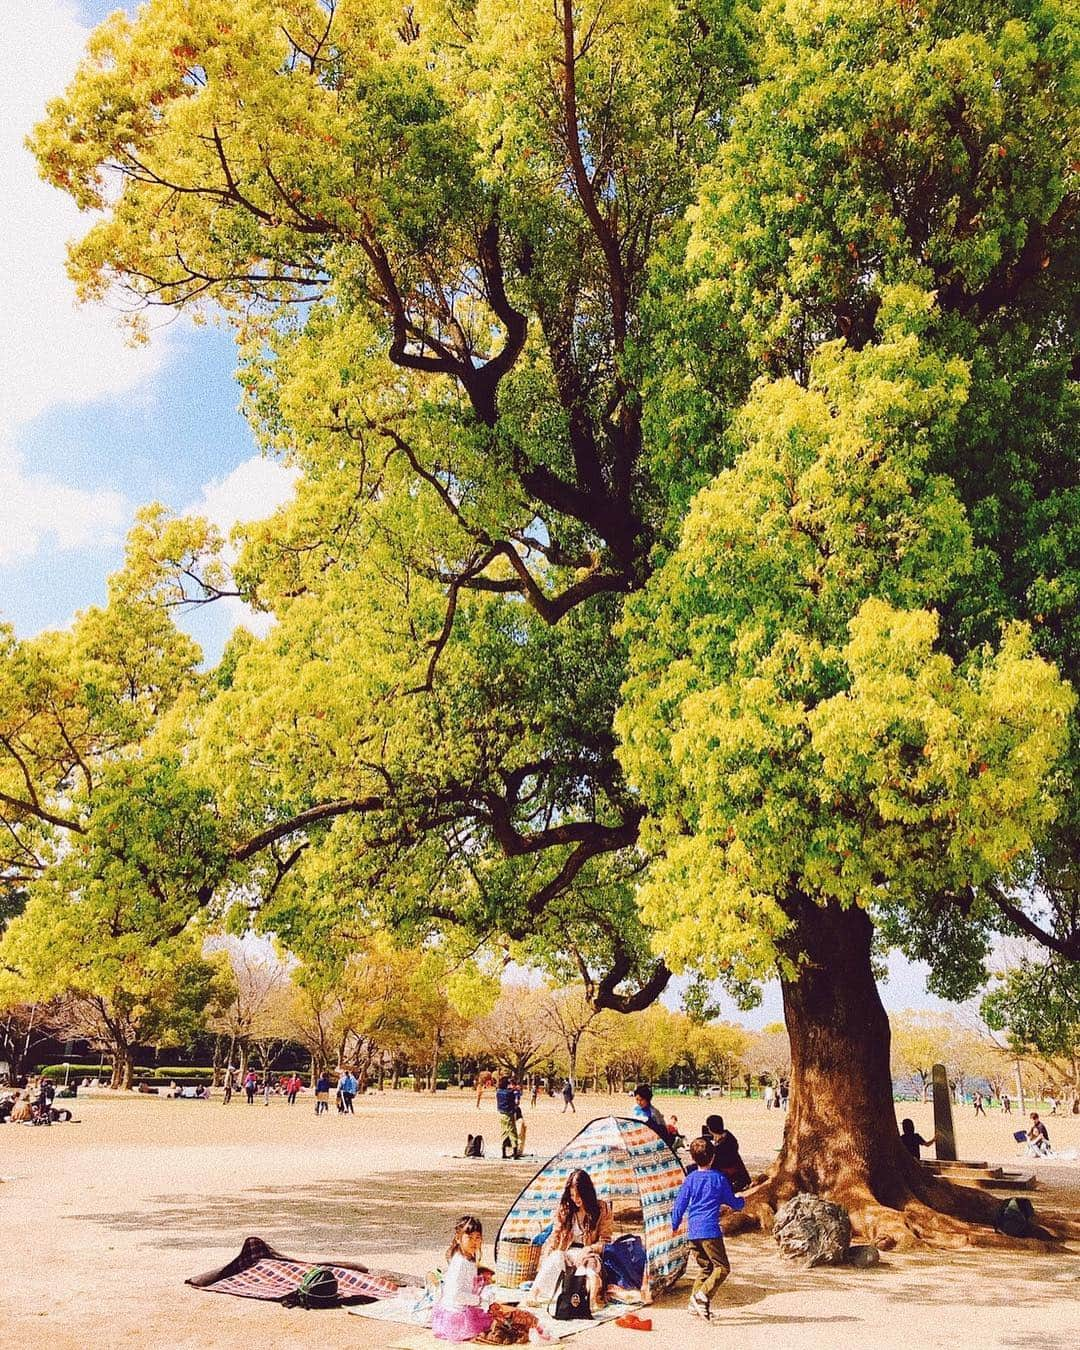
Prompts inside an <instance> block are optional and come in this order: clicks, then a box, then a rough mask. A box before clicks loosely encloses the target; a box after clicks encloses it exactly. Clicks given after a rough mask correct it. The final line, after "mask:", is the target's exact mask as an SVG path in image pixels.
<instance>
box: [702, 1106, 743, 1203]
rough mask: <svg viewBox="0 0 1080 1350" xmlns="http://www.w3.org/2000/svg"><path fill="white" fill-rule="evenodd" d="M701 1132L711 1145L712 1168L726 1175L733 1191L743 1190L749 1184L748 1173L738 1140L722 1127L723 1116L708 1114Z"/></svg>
mask: <svg viewBox="0 0 1080 1350" xmlns="http://www.w3.org/2000/svg"><path fill="white" fill-rule="evenodd" d="M701 1134H702V1138H704V1139H707V1140H708V1141H709V1142H710V1143H711V1144H712V1146H713V1160H712V1167H713V1170H714V1171H715V1172H722V1173H723V1174H724V1176H726V1177H727V1179H728V1181H730V1182H731V1189H732V1190H733V1191H736V1192H737V1191H745V1190H746V1188H747V1187H748V1186H749V1185H750V1173H749V1172H748V1171H747V1170H746V1164H745V1163H744V1162H743V1160H742V1155H741V1154H740V1153H739V1141H738V1140H737V1139H736V1138H735V1136H734V1135H733V1134H732V1133H731V1131H730V1130H726V1129H724V1117H723V1116H709V1117H708V1118H707V1120H706V1121H705V1128H704V1129H703V1130H702V1131H701Z"/></svg>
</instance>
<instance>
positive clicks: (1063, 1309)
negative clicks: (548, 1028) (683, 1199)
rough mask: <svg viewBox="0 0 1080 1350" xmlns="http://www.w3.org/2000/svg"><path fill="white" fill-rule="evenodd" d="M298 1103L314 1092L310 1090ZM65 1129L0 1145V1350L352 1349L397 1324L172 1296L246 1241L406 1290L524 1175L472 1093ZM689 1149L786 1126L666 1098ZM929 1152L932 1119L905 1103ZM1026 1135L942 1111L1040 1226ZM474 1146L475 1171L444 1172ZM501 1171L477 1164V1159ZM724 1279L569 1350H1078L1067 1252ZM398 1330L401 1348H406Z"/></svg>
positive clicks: (201, 1110) (1062, 1121) (767, 1141)
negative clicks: (645, 1329)
mask: <svg viewBox="0 0 1080 1350" xmlns="http://www.w3.org/2000/svg"><path fill="white" fill-rule="evenodd" d="M308 1096H310V1094H308ZM77 1105H78V1115H79V1117H81V1120H82V1123H81V1124H78V1125H65V1126H56V1127H54V1128H52V1129H50V1130H43V1129H30V1128H26V1127H21V1126H9V1125H4V1126H2V1127H0V1175H3V1176H4V1177H5V1178H7V1180H6V1181H5V1182H4V1184H3V1185H0V1247H2V1250H3V1252H4V1257H5V1259H4V1263H3V1267H4V1275H3V1280H2V1281H0V1318H2V1321H0V1325H2V1327H3V1331H4V1337H5V1342H6V1343H8V1344H12V1345H30V1344H33V1345H40V1346H48V1347H76V1346H78V1347H86V1346H97V1347H104V1348H105V1350H112V1347H135V1346H139V1347H158V1346H190V1347H223V1348H224V1347H229V1350H241V1348H242V1350H251V1348H252V1347H254V1346H258V1345H268V1346H320V1347H322V1346H331V1347H334V1346H352V1345H356V1346H361V1347H376V1346H387V1345H390V1344H392V1343H393V1342H394V1341H395V1340H397V1339H400V1337H398V1336H396V1335H395V1329H394V1328H393V1327H387V1326H385V1325H380V1324H378V1323H371V1322H366V1321H365V1320H364V1319H362V1318H358V1317H351V1316H349V1315H348V1314H346V1313H345V1312H342V1311H331V1312H317V1313H316V1312H311V1313H308V1312H303V1311H300V1310H287V1309H283V1308H280V1307H278V1306H277V1305H274V1304H262V1303H257V1302H254V1301H252V1300H247V1299H236V1298H229V1297H224V1296H222V1295H216V1294H208V1293H203V1292H200V1291H197V1290H194V1289H190V1288H188V1287H186V1286H185V1285H184V1279H185V1277H186V1276H188V1275H192V1274H195V1273H198V1272H201V1271H204V1270H207V1269H210V1268H212V1267H214V1266H218V1265H221V1264H223V1263H224V1262H225V1261H226V1260H228V1259H229V1258H231V1257H232V1256H234V1255H235V1254H236V1252H237V1251H238V1250H239V1248H240V1244H241V1242H242V1241H243V1239H244V1238H245V1237H246V1236H247V1235H248V1234H258V1235H259V1236H261V1237H263V1238H266V1239H267V1241H269V1242H270V1243H271V1244H272V1245H273V1246H276V1247H278V1248H279V1249H280V1250H282V1251H284V1252H286V1253H288V1254H289V1255H296V1256H314V1257H318V1256H335V1257H339V1258H344V1259H349V1260H354V1261H366V1262H369V1263H371V1264H373V1265H379V1266H386V1267H390V1268H394V1269H399V1270H406V1271H414V1272H417V1273H422V1272H424V1271H425V1270H427V1269H429V1268H431V1267H432V1266H434V1265H436V1264H438V1263H439V1262H440V1260H441V1258H442V1253H443V1249H444V1248H445V1245H446V1240H447V1236H448V1234H449V1231H450V1227H451V1225H452V1222H453V1220H454V1219H455V1218H456V1217H457V1216H458V1215H460V1214H461V1213H466V1212H475V1213H477V1214H478V1215H479V1216H480V1217H481V1218H482V1219H483V1222H484V1236H485V1255H486V1256H487V1257H488V1258H490V1256H491V1248H492V1240H493V1238H494V1236H495V1231H496V1229H497V1226H498V1222H499V1219H500V1217H501V1216H502V1214H503V1212H504V1211H505V1210H506V1208H507V1207H508V1206H509V1204H510V1202H511V1201H512V1200H513V1198H514V1196H515V1195H516V1194H517V1192H518V1190H519V1189H520V1188H521V1186H522V1185H524V1183H525V1181H526V1180H528V1178H529V1177H530V1176H531V1175H532V1170H535V1168H536V1167H538V1166H539V1161H532V1162H530V1161H528V1160H525V1161H522V1162H519V1163H513V1162H509V1163H503V1162H501V1161H499V1159H498V1156H497V1155H498V1135H497V1122H496V1117H495V1109H494V1102H493V1101H491V1100H490V1098H489V1099H487V1100H485V1102H484V1103H483V1105H482V1106H481V1108H480V1109H479V1110H477V1109H476V1105H475V1098H474V1097H473V1096H472V1095H471V1094H459V1093H456V1092H451V1093H449V1094H447V1093H439V1094H438V1097H437V1098H434V1099H432V1098H430V1097H426V1096H414V1095H413V1094H411V1093H397V1094H391V1093H386V1094H385V1095H383V1096H379V1095H377V1094H373V1095H369V1096H367V1097H363V1098H360V1099H358V1101H357V1103H356V1115H355V1116H354V1117H351V1118H350V1117H340V1116H338V1115H337V1114H336V1113H334V1112H333V1111H331V1113H330V1114H329V1115H328V1116H325V1117H322V1118H321V1119H316V1118H315V1116H314V1114H313V1109H312V1104H311V1102H310V1100H308V1099H307V1098H301V1099H300V1101H299V1102H298V1103H297V1105H296V1106H295V1107H293V1108H290V1107H288V1106H287V1105H286V1104H285V1103H284V1101H281V1100H274V1101H273V1102H271V1104H270V1105H269V1106H268V1107H267V1106H264V1105H263V1104H262V1102H261V1101H257V1102H256V1104H255V1105H253V1106H250V1107H249V1106H248V1105H247V1104H246V1103H245V1102H244V1101H243V1100H234V1101H233V1102H232V1104H231V1105H230V1106H228V1107H227V1108H226V1107H223V1106H222V1104H221V1102H220V1100H214V1101H212V1102H210V1103H204V1102H173V1101H166V1100H158V1099H154V1098H143V1099H138V1098H125V1099H122V1100H115V1099H112V1098H109V1097H92V1098H89V1099H86V1100H83V1099H80V1100H79V1102H78V1104H77ZM629 1105H630V1103H629V1100H628V1099H627V1100H624V1099H621V1098H610V1097H584V1096H583V1097H579V1098H578V1100H577V1107H578V1111H577V1115H576V1116H574V1115H570V1114H569V1113H567V1114H565V1115H564V1114H563V1113H562V1102H561V1100H559V1099H557V1100H555V1101H545V1100H542V1101H541V1102H540V1104H539V1105H538V1107H537V1108H536V1109H535V1110H531V1111H529V1110H527V1111H526V1117H527V1120H528V1125H529V1136H528V1143H527V1149H528V1152H529V1153H532V1154H537V1155H539V1156H540V1158H541V1159H543V1158H547V1157H548V1156H549V1155H550V1154H552V1153H554V1152H555V1151H556V1150H557V1149H558V1148H559V1147H561V1145H562V1144H564V1143H565V1142H566V1140H567V1139H568V1138H569V1137H570V1136H571V1135H572V1134H573V1133H575V1132H576V1130H577V1129H579V1128H580V1127H581V1125H583V1124H584V1123H585V1122H586V1121H587V1120H589V1119H590V1118H591V1117H593V1116H596V1115H604V1114H610V1113H613V1112H614V1113H616V1114H620V1113H625V1111H626V1109H627V1108H628V1107H629ZM663 1106H664V1108H665V1110H674V1111H676V1112H677V1114H678V1116H679V1120H680V1123H681V1125H682V1128H683V1130H684V1132H686V1133H687V1134H689V1133H692V1132H694V1131H696V1129H697V1128H698V1127H699V1126H700V1124H701V1122H702V1121H703V1120H704V1118H705V1116H706V1115H707V1114H708V1113H710V1112H713V1111H720V1112H722V1113H723V1115H724V1116H725V1118H726V1120H727V1122H728V1125H729V1127H730V1128H731V1129H732V1130H733V1131H734V1132H735V1133H736V1134H737V1135H738V1136H739V1139H740V1142H741V1144H742V1148H743V1153H744V1155H745V1156H746V1158H747V1161H748V1163H749V1165H750V1168H751V1171H753V1170H755V1168H760V1167H762V1166H764V1165H765V1164H766V1163H767V1162H768V1161H769V1160H770V1159H771V1157H772V1156H773V1155H774V1154H775V1150H776V1148H777V1147H778V1145H779V1142H780V1135H781V1130H782V1124H783V1121H782V1117H781V1115H780V1113H779V1112H777V1111H766V1110H765V1109H764V1106H763V1105H762V1103H761V1102H760V1101H753V1102H747V1101H745V1100H742V1099H735V1100H732V1101H723V1102H715V1101H714V1102H703V1101H696V1100H695V1099H692V1098H686V1099H682V1100H673V1099H670V1098H664V1099H663ZM898 1113H899V1114H901V1115H910V1116H912V1117H913V1119H914V1120H915V1123H916V1127H917V1128H918V1129H919V1130H920V1131H921V1132H922V1133H923V1134H924V1135H929V1134H930V1132H931V1130H932V1120H931V1111H930V1108H929V1107H927V1106H922V1105H914V1104H904V1105H903V1107H902V1109H901V1108H898ZM1019 1123H1020V1122H1019V1119H1018V1117H1017V1116H1016V1115H1015V1114H1014V1115H1013V1116H1012V1117H1002V1115H1001V1113H1000V1111H999V1110H997V1109H995V1110H994V1111H993V1112H992V1113H991V1115H990V1116H989V1117H988V1118H987V1119H985V1120H983V1119H974V1118H973V1116H972V1110H971V1108H970V1107H960V1108H957V1132H958V1138H959V1143H960V1151H961V1154H962V1156H964V1157H966V1158H972V1159H979V1160H984V1159H985V1160H986V1161H989V1162H995V1163H1005V1164H1008V1165H1010V1166H1021V1167H1023V1169H1024V1170H1028V1171H1031V1170H1034V1171H1035V1172H1036V1173H1037V1175H1038V1177H1039V1180H1040V1188H1039V1190H1038V1191H1037V1192H1035V1194H1034V1196H1033V1199H1034V1201H1035V1205H1036V1208H1037V1209H1038V1208H1039V1207H1048V1208H1049V1207H1053V1208H1059V1209H1061V1208H1067V1209H1072V1210H1073V1211H1074V1212H1075V1211H1077V1210H1080V1163H1063V1162H1048V1163H1045V1164H1044V1163H1038V1164H1032V1163H1018V1162H1017V1157H1016V1151H1015V1146H1014V1144H1013V1141H1012V1137H1011V1131H1012V1130H1013V1129H1015V1128H1018V1126H1019ZM1047 1123H1048V1125H1049V1127H1050V1132H1051V1138H1052V1140H1053V1142H1054V1144H1055V1145H1056V1146H1057V1147H1059V1148H1062V1149H1071V1148H1080V1117H1077V1116H1071V1117H1062V1118H1048V1122H1047ZM478 1126H479V1128H480V1130H481V1131H482V1132H483V1133H484V1135H485V1137H486V1139H487V1141H488V1152H489V1157H488V1158H487V1159H485V1160H483V1161H477V1162H473V1161H469V1160H466V1159H464V1158H461V1157H450V1156H446V1155H449V1154H460V1153H461V1151H462V1149H463V1147H464V1143H465V1136H466V1134H467V1133H470V1132H475V1131H476V1129H477V1127H478ZM492 1153H493V1154H494V1155H495V1157H494V1158H492V1157H491V1156H490V1155H491V1154H492ZM730 1254H731V1259H732V1275H731V1279H730V1280H729V1282H728V1284H727V1285H726V1286H725V1287H724V1289H723V1290H722V1292H721V1294H720V1296H719V1298H718V1301H717V1305H716V1308H715V1314H714V1315H715V1321H714V1323H713V1324H712V1325H710V1326H703V1325H702V1324H700V1323H695V1322H693V1321H692V1320H691V1318H690V1317H689V1315H688V1314H687V1313H686V1311H685V1303H686V1297H687V1295H688V1293H689V1284H688V1282H684V1283H683V1284H682V1285H680V1286H679V1288H678V1290H676V1291H675V1293H674V1294H672V1295H669V1296H668V1297H666V1298H665V1299H663V1300H662V1301H661V1302H660V1304H659V1305H657V1306H654V1308H653V1309H652V1310H651V1316H652V1318H653V1326H654V1329H653V1331H652V1333H651V1337H650V1338H649V1339H646V1337H645V1335H643V1334H642V1333H636V1332H630V1331H625V1330H622V1329H620V1328H618V1327H615V1326H612V1325H608V1326H605V1327H598V1328H596V1329H595V1330H590V1331H589V1332H587V1333H586V1335H585V1340H584V1341H575V1342H574V1343H575V1344H581V1345H582V1346H583V1350H605V1347H610V1346H616V1345H620V1346H624V1347H625V1346H630V1345H632V1344H636V1341H634V1340H632V1338H633V1337H637V1338H638V1339H639V1340H640V1341H641V1345H642V1350H647V1347H648V1346H649V1345H650V1344H651V1345H654V1346H656V1347H657V1350H660V1347H663V1350H683V1347H697V1346H699V1345H714V1344H716V1345H720V1344H723V1345H724V1346H725V1347H728V1350H735V1348H736V1347H738V1350H755V1347H762V1350H764V1348H765V1347H768V1350H787V1347H791V1346H810V1347H825V1348H831V1347H834V1346H835V1347H863V1346H865V1347H903V1350H914V1347H918V1350H926V1348H927V1347H935V1346H941V1347H946V1346H947V1347H949V1348H950V1350H955V1347H956V1346H957V1345H958V1344H960V1343H963V1344H966V1345H978V1346H980V1347H985V1346H1017V1347H1025V1348H1026V1350H1044V1348H1048V1347H1057V1346H1062V1347H1064V1346H1072V1345H1075V1343H1076V1334H1077V1326H1078V1324H1080V1314H1078V1307H1080V1302H1078V1299H1080V1252H1077V1251H1073V1252H1065V1253H1063V1254H1055V1255H1051V1256H1043V1255H1036V1254H1032V1255H1030V1256H1028V1255H1026V1254H1020V1255H1017V1254H1013V1253H1011V1252H1010V1253H1000V1252H992V1251H982V1252H970V1253H968V1252H961V1253H940V1252H930V1253H927V1252H919V1253H914V1254H898V1253H887V1254H886V1255H885V1257H884V1259H883V1263H882V1265H881V1266H880V1267H878V1268H877V1269H874V1270H869V1271H857V1270H818V1271H810V1272H807V1271H803V1270H800V1269H798V1268H797V1267H794V1266H792V1265H790V1264H789V1263H788V1262H786V1261H784V1260H783V1259H782V1258H781V1257H780V1256H779V1254H778V1252H777V1250H776V1247H775V1245H774V1243H773V1241H772V1239H771V1238H768V1237H764V1236H761V1235H752V1236H743V1237H737V1238H734V1239H732V1240H731V1242H730ZM402 1332H403V1334H408V1333H407V1331H405V1329H402Z"/></svg>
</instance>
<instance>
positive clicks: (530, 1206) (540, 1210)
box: [495, 1116, 686, 1297]
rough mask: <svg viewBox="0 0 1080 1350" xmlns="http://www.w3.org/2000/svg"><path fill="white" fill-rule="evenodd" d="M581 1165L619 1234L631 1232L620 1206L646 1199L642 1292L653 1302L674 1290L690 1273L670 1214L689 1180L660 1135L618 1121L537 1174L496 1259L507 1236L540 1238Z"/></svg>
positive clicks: (591, 1130)
mask: <svg viewBox="0 0 1080 1350" xmlns="http://www.w3.org/2000/svg"><path fill="white" fill-rule="evenodd" d="M579 1167H580V1168H581V1169H582V1171H585V1172H588V1174H589V1176H590V1177H591V1178H592V1182H593V1185H594V1186H595V1187H596V1194H597V1195H598V1196H599V1197H600V1199H601V1200H608V1201H610V1202H611V1205H612V1208H613V1209H614V1211H615V1214H616V1222H615V1233H616V1236H617V1235H618V1234H619V1233H620V1232H621V1231H625V1230H624V1229H622V1228H621V1227H620V1224H619V1222H618V1211H619V1209H620V1204H619V1202H620V1201H623V1202H624V1203H625V1201H627V1200H629V1201H631V1202H633V1201H634V1200H638V1201H640V1203H641V1214H642V1219H643V1221H644V1228H643V1232H642V1234H641V1237H642V1241H643V1242H644V1244H645V1258H646V1260H645V1283H644V1286H643V1288H642V1293H643V1294H644V1295H645V1296H646V1297H650V1296H651V1295H653V1294H656V1293H658V1292H659V1291H660V1290H661V1289H663V1288H665V1287H666V1286H667V1285H670V1284H674V1282H675V1281H676V1280H677V1279H678V1278H679V1276H680V1275H681V1274H682V1273H683V1271H684V1270H685V1269H686V1239H685V1238H683V1237H681V1236H679V1237H677V1236H676V1235H675V1234H674V1233H672V1231H671V1210H672V1207H673V1206H674V1204H675V1197H676V1195H677V1194H678V1193H679V1187H680V1186H681V1185H682V1183H683V1179H684V1177H685V1175H686V1174H685V1172H684V1171H683V1167H682V1163H680V1162H679V1160H678V1158H677V1157H676V1156H675V1154H674V1153H673V1152H672V1151H671V1149H670V1148H669V1147H668V1146H667V1144H665V1143H664V1141H663V1140H662V1139H661V1138H660V1136H659V1135H658V1134H657V1133H656V1131H655V1130H653V1129H650V1127H649V1126H648V1125H645V1124H643V1123H642V1122H641V1121H640V1120H625V1119H623V1118H622V1117H619V1116H601V1117H600V1118H599V1119H598V1120H591V1121H590V1122H589V1123H588V1125H586V1126H585V1128H584V1129H583V1130H582V1131H581V1132H580V1133H579V1134H576V1135H575V1136H574V1138H573V1139H571V1140H570V1142H569V1143H568V1144H567V1145H566V1147H565V1148H564V1149H563V1151H562V1152H561V1153H557V1154H556V1155H555V1157H554V1158H552V1159H551V1161H550V1162H549V1163H547V1164H545V1166H544V1167H542V1168H541V1169H540V1171H539V1172H537V1174H536V1176H534V1177H533V1179H532V1181H530V1182H529V1184H528V1185H527V1186H526V1187H525V1189H524V1190H523V1191H522V1192H521V1194H520V1195H519V1196H518V1198H517V1199H516V1200H515V1201H514V1203H513V1204H512V1205H511V1206H510V1212H509V1213H508V1214H507V1216H506V1218H505V1219H504V1220H503V1222H502V1227H501V1228H500V1229H499V1233H498V1236H497V1237H496V1239H495V1250H496V1254H497V1253H498V1246H499V1243H500V1242H501V1241H502V1240H503V1238H516V1239H521V1238H526V1239H531V1238H535V1237H536V1236H537V1234H538V1233H540V1232H542V1231H543V1229H545V1228H546V1227H547V1225H548V1224H549V1223H551V1222H552V1221H553V1220H554V1218H555V1210H556V1208H557V1207H558V1204H559V1200H560V1199H561V1198H562V1193H563V1190H564V1188H565V1186H566V1179H567V1177H568V1176H569V1175H570V1173H571V1172H573V1171H575V1170H576V1169H577V1168H579Z"/></svg>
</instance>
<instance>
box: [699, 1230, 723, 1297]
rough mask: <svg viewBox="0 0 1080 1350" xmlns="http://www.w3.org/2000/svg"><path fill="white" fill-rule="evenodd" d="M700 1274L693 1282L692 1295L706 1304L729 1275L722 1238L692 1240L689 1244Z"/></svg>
mask: <svg viewBox="0 0 1080 1350" xmlns="http://www.w3.org/2000/svg"><path fill="white" fill-rule="evenodd" d="M690 1246H691V1247H692V1248H693V1251H694V1256H695V1257H696V1258H697V1263H698V1265H699V1266H700V1268H701V1274H700V1275H699V1276H698V1278H697V1279H696V1280H695V1281H694V1294H695V1295H697V1294H701V1295H702V1296H703V1297H704V1298H705V1300H706V1302H708V1301H709V1300H710V1299H711V1298H712V1296H713V1294H715V1293H716V1291H717V1290H718V1289H719V1288H720V1286H721V1285H722V1284H723V1283H724V1281H725V1280H726V1279H727V1277H728V1276H729V1275H730V1274H731V1262H730V1261H729V1260H728V1255H727V1248H726V1247H725V1246H724V1239H723V1238H693V1239H692V1240H691V1242H690Z"/></svg>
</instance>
